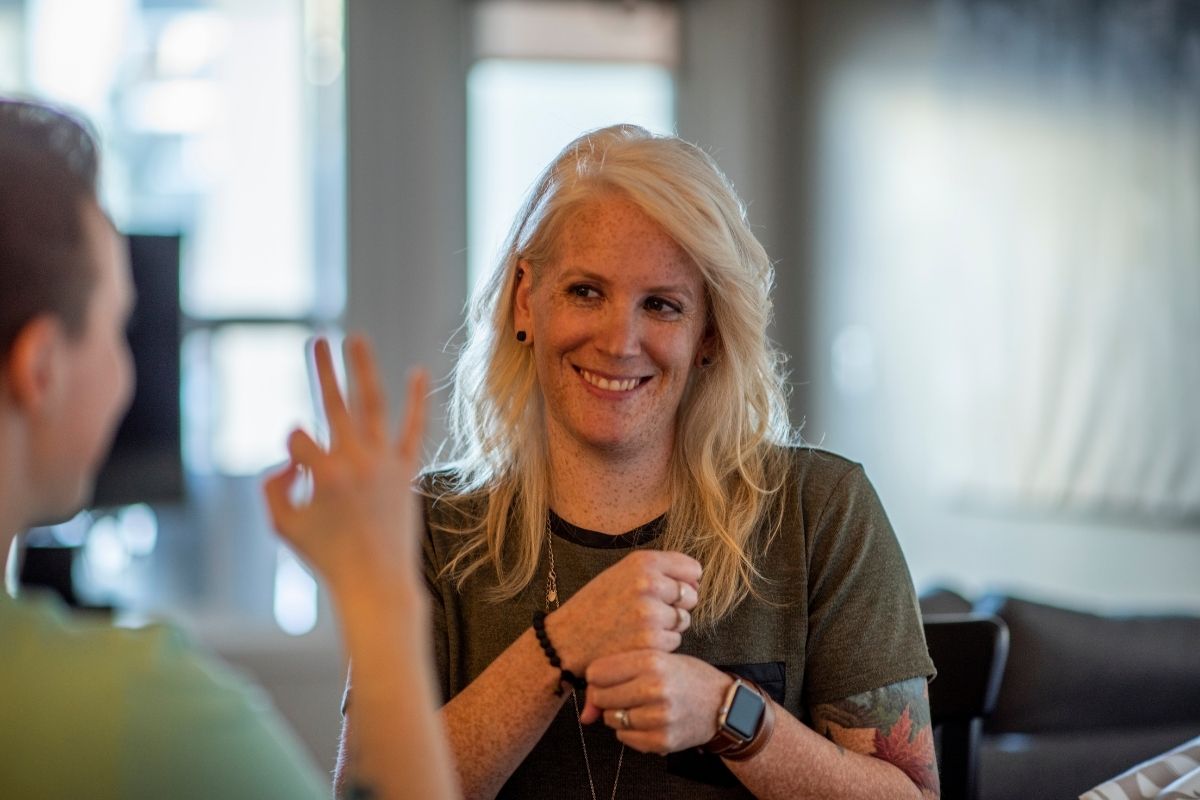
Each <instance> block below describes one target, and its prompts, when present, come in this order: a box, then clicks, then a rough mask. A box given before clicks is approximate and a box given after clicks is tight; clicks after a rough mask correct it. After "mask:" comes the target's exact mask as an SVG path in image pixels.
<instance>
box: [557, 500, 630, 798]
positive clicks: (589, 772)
mask: <svg viewBox="0 0 1200 800" xmlns="http://www.w3.org/2000/svg"><path fill="white" fill-rule="evenodd" d="M546 550H547V552H548V553H549V555H550V569H549V570H548V571H547V572H546V612H547V613H549V611H550V604H551V603H553V604H554V607H555V608H558V606H559V602H558V573H557V572H556V571H555V569H554V534H553V533H551V532H550V520H546ZM571 702H572V703H574V704H575V724H576V726H578V728H579V745H580V746H581V747H582V748H583V767H584V769H586V770H587V779H588V788H589V789H590V790H591V792H592V800H596V782H595V781H594V780H592V762H591V759H589V758H588V749H587V741H586V740H585V739H584V738H583V720H582V719H581V716H582V715H581V714H580V712H579V694H578V693H577V692H575V691H573V690H572V692H571ZM624 761H625V744H624V743H622V744H621V753H620V755H618V756H617V774H616V775H614V776H613V787H612V797H611V799H610V800H616V797H617V783H618V782H620V780H621V764H622V763H623V762H624Z"/></svg>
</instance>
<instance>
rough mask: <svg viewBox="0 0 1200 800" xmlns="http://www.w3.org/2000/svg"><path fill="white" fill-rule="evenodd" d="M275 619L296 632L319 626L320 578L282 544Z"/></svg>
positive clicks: (296, 634) (278, 568)
mask: <svg viewBox="0 0 1200 800" xmlns="http://www.w3.org/2000/svg"><path fill="white" fill-rule="evenodd" d="M275 622H277V623H278V624H279V627H280V628H281V629H282V630H283V632H284V633H289V634H291V635H292V636H303V635H304V634H306V633H308V632H309V631H311V630H312V629H313V628H315V627H316V626H317V582H316V580H314V579H313V576H312V575H310V574H309V572H308V570H307V569H305V567H304V565H303V564H301V563H300V562H299V561H298V560H297V559H296V557H295V556H294V555H292V551H291V550H288V549H287V548H286V547H284V546H282V545H280V547H279V557H278V559H277V561H276V567H275Z"/></svg>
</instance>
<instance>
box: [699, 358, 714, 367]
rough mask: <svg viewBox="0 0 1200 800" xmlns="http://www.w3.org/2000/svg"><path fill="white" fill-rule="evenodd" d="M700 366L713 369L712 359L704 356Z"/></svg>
mask: <svg viewBox="0 0 1200 800" xmlns="http://www.w3.org/2000/svg"><path fill="white" fill-rule="evenodd" d="M700 366H701V367H711V366H712V359H711V358H709V357H708V356H704V358H702V359H700Z"/></svg>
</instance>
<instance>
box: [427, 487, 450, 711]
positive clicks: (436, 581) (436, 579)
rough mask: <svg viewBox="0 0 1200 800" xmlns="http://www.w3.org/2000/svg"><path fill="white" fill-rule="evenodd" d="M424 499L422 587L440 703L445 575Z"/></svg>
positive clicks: (446, 656) (445, 694)
mask: <svg viewBox="0 0 1200 800" xmlns="http://www.w3.org/2000/svg"><path fill="white" fill-rule="evenodd" d="M429 502H430V501H428V500H427V501H426V505H425V506H424V510H425V538H424V540H423V541H422V543H421V569H422V570H423V573H424V577H425V588H426V590H427V591H428V592H429V614H430V621H429V632H430V636H432V637H433V641H432V644H433V665H434V668H435V669H436V670H437V673H436V674H437V682H438V691H439V692H441V695H440V697H441V700H442V702H443V703H447V702H449V701H450V642H449V634H448V630H449V629H448V626H447V624H446V598H445V597H444V596H443V594H442V588H443V585H444V583H445V578H443V577H442V575H441V571H442V566H443V557H442V556H441V555H440V554H439V552H438V548H437V546H436V545H437V542H436V540H435V534H434V532H433V526H432V525H430V524H429V520H430V518H431V517H432V509H431V508H430V507H429Z"/></svg>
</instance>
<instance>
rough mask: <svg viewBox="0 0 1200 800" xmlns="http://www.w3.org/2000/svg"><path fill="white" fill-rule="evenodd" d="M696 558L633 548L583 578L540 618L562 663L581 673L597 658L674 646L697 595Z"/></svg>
mask: <svg viewBox="0 0 1200 800" xmlns="http://www.w3.org/2000/svg"><path fill="white" fill-rule="evenodd" d="M699 583H700V562H698V561H696V560H695V559H694V558H692V557H690V556H686V555H684V554H683V553H674V552H664V551H660V550H638V551H635V552H633V553H630V554H629V555H627V556H626V557H625V558H623V559H621V560H620V561H618V562H617V563H616V564H613V565H612V566H611V567H609V568H608V569H606V570H604V572H601V573H600V574H599V575H597V576H596V577H595V578H593V579H592V580H590V581H588V583H587V584H585V585H584V586H583V588H582V589H580V590H579V591H578V592H576V594H575V595H574V596H573V597H572V598H571V599H570V600H568V601H567V602H566V603H564V604H563V605H562V607H561V608H559V609H558V610H557V611H555V612H554V613H553V614H551V615H550V616H549V617H547V619H546V632H547V633H548V634H549V636H550V640H551V641H552V642H553V643H554V645H555V648H556V649H557V651H558V653H559V656H560V657H561V658H562V659H563V665H564V666H565V667H566V668H567V669H570V670H571V671H572V672H574V673H575V674H577V675H582V674H583V672H584V670H585V669H587V667H588V665H589V664H591V663H592V662H593V661H594V660H596V659H597V658H601V657H602V656H606V655H610V654H613V653H622V652H626V651H629V650H658V651H662V652H670V651H672V650H674V649H675V648H677V647H679V643H680V641H682V634H683V632H684V631H685V630H687V629H688V626H690V625H691V622H692V618H691V613H690V612H691V610H692V609H693V608H695V607H696V603H697V602H698V600H699V595H698V593H697V587H698V586H699Z"/></svg>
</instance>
